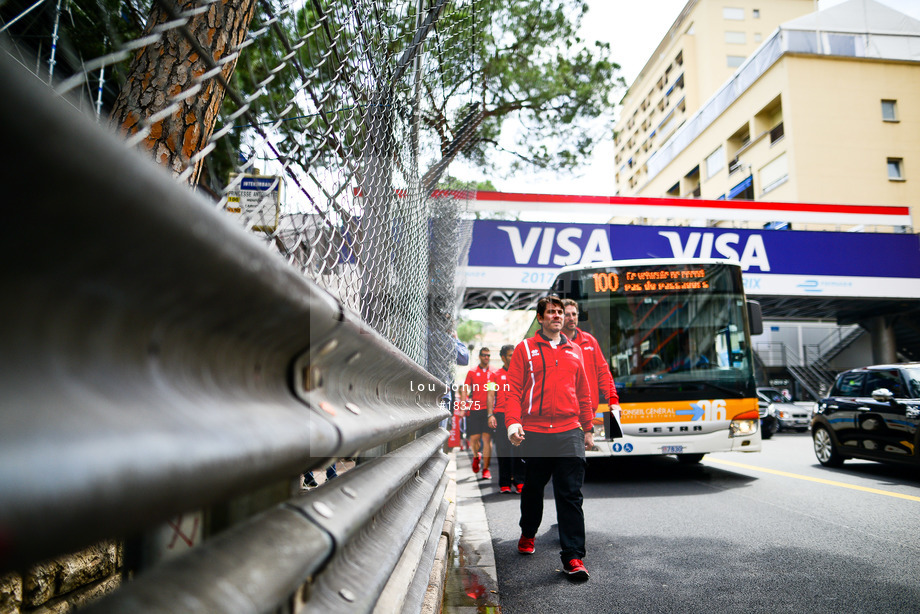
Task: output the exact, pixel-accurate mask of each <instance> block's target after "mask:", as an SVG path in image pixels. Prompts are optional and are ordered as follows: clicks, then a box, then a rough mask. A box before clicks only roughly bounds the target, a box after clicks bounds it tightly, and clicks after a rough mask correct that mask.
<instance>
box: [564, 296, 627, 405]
mask: <svg viewBox="0 0 920 614" xmlns="http://www.w3.org/2000/svg"><path fill="white" fill-rule="evenodd" d="M562 306H563V308H564V309H565V314H564V319H563V322H562V334H563V335H565V336H566V337H568V338H569V339H571V340H572V341H574V342H575V343H577V344H578V345H579V347H581V353H582V355H583V356H584V358H585V371H586V372H587V374H588V386H589V387H590V388H591V407H593V408H594V411H595V412H596V411H597V406H598V405H599V404H600V401H601V398H600V396H598V390H600V392H602V393H603V394H604V398H605V399H606V400H607V404H608V405H609V406H610V411H614V410H615V409H617V408H618V406H619V403H620V397H619V396H617V388H616V385H614V383H613V376H612V375H611V374H610V367H609V366H607V359H606V358H604V353H603V352H602V351H601V346H600V344H599V343H598V342H597V339H596V338H595V337H594V335H592V334H590V333H586V332H585V331H583V330H581V329H580V328H578V303H576V302H575V301H573V300H572V299H570V298H567V299H563V300H562Z"/></svg>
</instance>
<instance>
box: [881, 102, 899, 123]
mask: <svg viewBox="0 0 920 614" xmlns="http://www.w3.org/2000/svg"><path fill="white" fill-rule="evenodd" d="M882 119H883V120H884V121H886V122H896V121H898V101H897V100H883V101H882Z"/></svg>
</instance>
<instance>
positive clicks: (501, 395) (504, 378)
mask: <svg viewBox="0 0 920 614" xmlns="http://www.w3.org/2000/svg"><path fill="white" fill-rule="evenodd" d="M492 383H493V384H494V386H493V390H495V407H493V408H492V413H493V414H503V413H505V404H506V403H507V399H508V371H507V370H506V369H505V367H499V368H498V369H496V370H495V371H492Z"/></svg>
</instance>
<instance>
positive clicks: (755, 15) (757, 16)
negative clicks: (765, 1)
mask: <svg viewBox="0 0 920 614" xmlns="http://www.w3.org/2000/svg"><path fill="white" fill-rule="evenodd" d="M751 16H752V17H753V18H754V19H760V9H753V10H752V11H751Z"/></svg>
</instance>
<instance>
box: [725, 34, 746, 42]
mask: <svg viewBox="0 0 920 614" xmlns="http://www.w3.org/2000/svg"><path fill="white" fill-rule="evenodd" d="M725 42H726V43H728V44H729V45H744V44H746V43H747V35H746V34H745V33H744V32H731V31H728V32H726V33H725Z"/></svg>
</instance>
